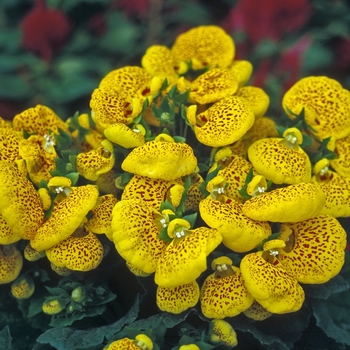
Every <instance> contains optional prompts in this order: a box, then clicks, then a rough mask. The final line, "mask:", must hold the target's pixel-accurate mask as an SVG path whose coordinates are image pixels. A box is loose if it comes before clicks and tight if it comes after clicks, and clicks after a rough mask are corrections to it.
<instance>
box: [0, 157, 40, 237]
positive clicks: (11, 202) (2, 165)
mask: <svg viewBox="0 0 350 350" xmlns="http://www.w3.org/2000/svg"><path fill="white" fill-rule="evenodd" d="M0 185H1V186H0V188H1V189H0V194H1V200H0V214H1V215H2V217H3V219H4V220H5V221H6V223H7V225H8V226H9V228H10V229H11V230H12V231H13V232H14V233H15V235H16V236H20V237H22V238H23V239H31V238H33V237H34V235H35V234H36V231H37V230H38V228H39V227H40V226H41V225H42V224H43V222H44V211H43V208H42V206H41V201H40V197H39V195H38V193H37V192H36V191H35V188H34V186H33V184H32V183H31V182H30V181H29V180H28V179H27V178H26V177H25V176H24V175H23V174H22V173H21V172H20V171H19V170H18V169H17V167H16V165H15V164H14V163H10V162H7V161H0Z"/></svg>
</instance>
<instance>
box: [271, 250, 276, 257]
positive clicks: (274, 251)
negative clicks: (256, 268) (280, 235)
mask: <svg viewBox="0 0 350 350" xmlns="http://www.w3.org/2000/svg"><path fill="white" fill-rule="evenodd" d="M270 255H273V256H277V255H278V251H277V250H270Z"/></svg>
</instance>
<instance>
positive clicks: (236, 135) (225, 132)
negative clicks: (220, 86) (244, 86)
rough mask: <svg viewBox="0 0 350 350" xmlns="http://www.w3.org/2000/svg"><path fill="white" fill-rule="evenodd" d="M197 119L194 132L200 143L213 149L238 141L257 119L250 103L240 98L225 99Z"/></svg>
mask: <svg viewBox="0 0 350 350" xmlns="http://www.w3.org/2000/svg"><path fill="white" fill-rule="evenodd" d="M196 118H197V124H196V125H195V126H194V128H193V130H194V133H195V135H196V137H197V139H198V141H199V142H201V143H203V144H204V145H207V146H211V147H222V146H227V145H230V144H232V143H234V142H236V141H238V140H239V139H240V138H241V137H242V136H243V135H244V134H245V133H246V132H247V131H248V130H249V128H250V127H251V126H252V125H253V123H254V119H255V117H254V113H253V111H252V110H251V108H250V107H249V104H248V102H246V101H245V100H244V99H242V98H241V97H238V96H230V97H226V98H223V99H222V100H220V101H218V102H216V103H214V105H212V106H211V107H209V108H208V109H207V110H206V111H204V112H203V113H200V114H198V115H197V117H196Z"/></svg>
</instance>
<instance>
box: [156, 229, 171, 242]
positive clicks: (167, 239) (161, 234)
mask: <svg viewBox="0 0 350 350" xmlns="http://www.w3.org/2000/svg"><path fill="white" fill-rule="evenodd" d="M158 237H159V239H161V240H162V241H165V242H169V243H170V242H171V241H172V240H173V239H172V238H170V237H169V236H168V231H167V227H163V228H162V229H161V230H160V232H159V235H158Z"/></svg>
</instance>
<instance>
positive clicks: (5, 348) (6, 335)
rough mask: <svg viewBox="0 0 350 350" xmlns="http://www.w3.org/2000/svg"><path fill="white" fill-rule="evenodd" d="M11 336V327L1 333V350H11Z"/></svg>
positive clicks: (6, 327)
mask: <svg viewBox="0 0 350 350" xmlns="http://www.w3.org/2000/svg"><path fill="white" fill-rule="evenodd" d="M11 339H12V338H11V334H10V328H9V326H5V328H4V329H3V330H2V331H0V349H1V350H11V349H12V347H11Z"/></svg>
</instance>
